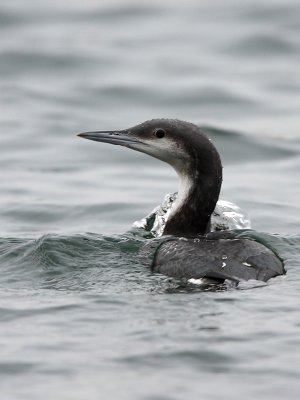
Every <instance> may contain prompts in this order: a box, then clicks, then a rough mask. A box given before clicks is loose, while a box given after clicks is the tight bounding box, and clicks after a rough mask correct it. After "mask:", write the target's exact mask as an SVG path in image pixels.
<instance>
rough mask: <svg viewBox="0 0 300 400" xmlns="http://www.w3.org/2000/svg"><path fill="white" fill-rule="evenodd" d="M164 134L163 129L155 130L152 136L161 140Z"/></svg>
mask: <svg viewBox="0 0 300 400" xmlns="http://www.w3.org/2000/svg"><path fill="white" fill-rule="evenodd" d="M165 134H166V132H165V131H164V130H163V129H156V131H154V136H156V137H157V138H158V139H162V138H163V137H164V136H165Z"/></svg>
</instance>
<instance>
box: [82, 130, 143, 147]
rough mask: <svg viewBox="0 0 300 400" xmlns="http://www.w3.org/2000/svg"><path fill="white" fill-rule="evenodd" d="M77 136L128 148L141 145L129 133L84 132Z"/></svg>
mask: <svg viewBox="0 0 300 400" xmlns="http://www.w3.org/2000/svg"><path fill="white" fill-rule="evenodd" d="M77 136H79V137H82V138H84V139H89V140H94V141H95V142H103V143H111V144H118V145H120V146H126V147H131V145H134V144H138V143H140V141H138V140H137V139H135V138H133V137H131V136H130V135H129V133H128V132H127V131H99V132H84V133H79V134H78V135H77Z"/></svg>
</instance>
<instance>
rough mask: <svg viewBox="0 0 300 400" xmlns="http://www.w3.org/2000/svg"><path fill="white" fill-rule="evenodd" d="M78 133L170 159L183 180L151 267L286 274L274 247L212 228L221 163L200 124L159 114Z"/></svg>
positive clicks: (230, 274)
mask: <svg viewBox="0 0 300 400" xmlns="http://www.w3.org/2000/svg"><path fill="white" fill-rule="evenodd" d="M78 136H80V137H83V138H86V139H90V140H94V141H97V142H104V143H111V144H116V145H121V146H125V147H128V148H130V149H133V150H137V151H140V152H142V153H146V154H149V155H151V156H153V157H155V158H157V159H159V160H162V161H165V162H166V163H168V164H170V165H171V166H172V167H173V168H174V169H175V171H176V172H177V174H178V176H179V179H180V184H179V191H178V196H177V198H176V201H175V203H174V206H173V208H172V210H171V212H170V215H169V217H168V219H167V221H166V224H165V227H164V231H163V235H168V236H167V237H166V238H165V240H162V241H161V243H160V244H159V245H158V248H157V250H156V252H155V256H154V260H153V264H152V269H153V271H155V272H159V273H162V274H165V275H168V276H172V277H177V278H187V279H191V278H193V279H200V278H211V279H216V280H218V281H222V280H225V279H231V280H233V281H241V280H249V279H258V280H263V281H267V280H268V279H270V278H271V277H274V276H277V275H281V274H283V273H284V268H283V263H282V261H281V260H280V259H279V258H278V257H277V256H276V255H275V253H273V251H271V250H270V249H269V248H267V247H266V246H264V245H263V244H261V243H258V242H256V241H254V240H249V239H242V238H236V237H235V235H234V234H233V233H230V232H226V231H221V232H219V233H218V232H214V233H210V221H211V215H212V212H213V211H214V209H215V206H216V203H217V201H218V198H219V193H220V189H221V184H222V164H221V160H220V156H219V153H218V151H217V150H216V148H215V146H214V145H213V144H212V143H211V141H210V140H209V139H208V138H207V136H206V135H205V134H204V133H203V132H201V130H200V129H199V127H198V126H196V125H194V124H192V123H189V122H185V121H180V120H171V119H154V120H150V121H146V122H144V123H142V124H139V125H137V126H134V127H132V128H129V129H126V130H120V131H98V132H86V133H80V134H79V135H78Z"/></svg>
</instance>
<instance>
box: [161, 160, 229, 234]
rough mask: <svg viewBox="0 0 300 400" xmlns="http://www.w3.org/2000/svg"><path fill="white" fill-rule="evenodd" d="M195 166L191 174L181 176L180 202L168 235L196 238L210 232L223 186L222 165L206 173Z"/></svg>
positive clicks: (173, 209) (170, 222) (166, 227)
mask: <svg viewBox="0 0 300 400" xmlns="http://www.w3.org/2000/svg"><path fill="white" fill-rule="evenodd" d="M197 167H198V166H197V165H194V166H193V167H192V168H189V171H188V173H186V174H179V178H180V185H179V190H178V196H177V199H176V201H175V203H174V205H173V207H172V210H171V212H170V215H169V218H168V220H167V222H166V225H165V229H164V232H163V234H164V235H175V236H187V237H188V236H196V235H201V234H204V233H206V232H207V231H208V230H209V229H210V218H211V214H212V212H213V211H214V209H215V206H216V203H217V201H218V198H219V193H220V189H221V184H222V166H221V162H220V163H219V164H218V163H215V164H213V165H211V168H206V169H205V171H203V170H201V169H199V168H197Z"/></svg>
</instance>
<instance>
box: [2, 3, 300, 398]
mask: <svg viewBox="0 0 300 400" xmlns="http://www.w3.org/2000/svg"><path fill="white" fill-rule="evenodd" d="M299 12H300V7H299V2H298V1H296V0H294V1H292V0H288V1H284V2H283V1H275V0H274V1H268V0H263V1H261V0H260V1H251V2H250V1H245V2H241V3H239V4H237V3H236V2H234V1H233V0H232V1H231V0H228V1H226V2H221V1H217V0H213V1H211V0H210V1H201V2H197V1H192V0H190V1H182V2H176V4H174V2H173V1H164V2H163V3H161V2H159V1H156V0H154V1H152V2H151V4H148V3H147V4H146V3H144V2H135V1H130V0H124V1H121V0H114V1H101V2H96V1H93V0H88V1H85V2H82V1H72V2H59V1H57V0H51V1H50V0H49V1H47V0H44V1H42V2H39V3H37V2H34V1H26V2H24V1H21V0H19V1H18V0H9V1H3V2H1V5H0V32H1V41H0V53H1V56H0V85H1V91H0V105H1V114H0V126H1V134H0V152H1V156H0V167H1V180H0V186H1V198H0V220H1V225H0V265H1V278H0V307H1V311H0V319H1V329H0V341H1V350H0V354H1V357H0V387H1V398H3V399H6V400H10V399H14V400H15V399H18V400H19V399H22V400H23V399H26V400H27V399H30V400H35V399H40V398H43V399H53V398H55V399H57V400H60V399H62V400H68V399H72V400H76V399H83V398H84V399H87V400H93V399H98V398H113V399H126V400H127V399H146V400H167V399H172V400H173V399H183V398H191V399H194V398H203V399H209V400H218V399H224V398H230V399H239V398H243V399H253V398H259V399H271V400H274V399H275V400H276V399H282V398H287V399H298V398H299V392H300V385H299V378H300V373H299V370H300V354H299V344H300V339H299V337H300V335H299V334H300V317H299V307H300V300H299V284H300V272H299V271H300V269H299V268H300V265H299V255H300V230H299V226H300V206H299V198H300V185H299V169H300V157H299V150H300V136H299V123H300V117H299V115H300V112H299V111H300V101H299V94H300V77H299V61H300V51H299V50H300V41H299V33H300V32H299V30H300V24H299ZM154 117H169V118H180V119H185V120H188V121H191V122H194V123H197V124H199V125H201V126H202V127H203V128H204V129H206V130H207V132H208V133H209V135H210V136H211V137H212V139H213V141H214V143H215V144H216V146H217V147H218V149H219V150H220V153H221V155H222V158H223V162H224V184H223V191H222V198H225V199H228V200H230V201H233V202H235V203H237V204H238V205H239V206H241V207H242V208H243V209H245V210H247V212H248V213H249V215H250V217H251V220H252V226H253V228H254V229H256V230H257V231H262V232H266V233H265V234H262V235H263V237H264V240H266V241H267V242H268V243H269V244H270V245H272V246H274V247H275V248H276V250H277V251H278V252H279V254H280V255H281V256H282V257H283V258H284V260H285V264H286V269H287V274H286V275H285V276H283V277H277V278H275V279H273V280H271V281H270V282H268V283H267V284H264V283H257V282H249V283H245V284H243V285H240V287H239V288H238V289H234V288H232V289H228V290H218V291H212V290H208V291H207V290H206V291H203V290H201V289H200V288H198V287H197V286H195V285H194V286H193V285H190V286H182V285H180V283H179V282H176V281H174V280H170V279H169V278H166V277H164V276H159V275H152V274H151V273H150V271H149V269H147V268H145V267H144V266H143V265H141V263H140V261H139V260H138V259H137V257H136V254H137V251H138V249H139V247H140V246H141V244H142V243H143V242H144V241H145V239H143V238H142V237H141V235H140V234H139V233H138V232H137V231H135V230H131V224H132V223H133V221H135V220H137V219H140V218H142V217H143V216H144V215H146V214H147V213H148V212H149V211H151V210H152V209H153V208H154V206H155V205H157V204H158V203H159V202H160V201H161V200H162V199H163V197H164V195H165V194H166V193H170V192H174V191H175V190H176V187H177V178H176V176H175V174H174V173H173V171H172V170H171V169H170V168H169V167H168V166H166V165H164V164H163V163H160V162H158V161H156V160H152V159H151V158H150V157H146V156H144V155H142V154H138V153H135V152H131V151H129V150H126V149H122V148H117V147H112V146H109V145H104V144H98V143H92V142H88V141H83V140H80V139H78V138H76V136H75V133H77V132H81V131H86V130H94V129H114V128H116V129H118V128H126V127H129V126H132V125H135V124H136V123H138V122H141V121H143V120H146V119H149V118H154Z"/></svg>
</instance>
